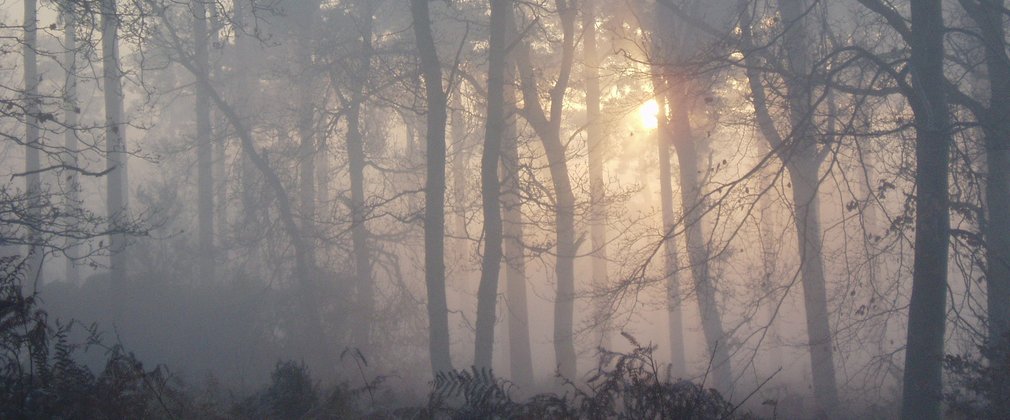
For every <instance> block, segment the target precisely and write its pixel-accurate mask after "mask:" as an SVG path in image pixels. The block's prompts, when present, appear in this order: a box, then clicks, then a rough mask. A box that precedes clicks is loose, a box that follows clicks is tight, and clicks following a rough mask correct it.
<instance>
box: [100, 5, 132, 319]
mask: <svg viewBox="0 0 1010 420" xmlns="http://www.w3.org/2000/svg"><path fill="white" fill-rule="evenodd" d="M101 14H102V81H103V85H104V92H105V166H106V169H107V170H108V171H109V173H108V175H106V180H107V191H106V208H107V212H108V217H109V227H110V230H111V234H110V235H109V254H110V264H109V270H110V277H111V287H112V293H111V296H112V299H113V308H114V309H113V313H114V316H115V318H116V319H118V318H120V317H121V316H122V308H123V305H124V303H125V302H123V297H124V293H123V292H124V290H123V289H124V288H125V287H127V284H126V263H127V261H128V255H127V250H126V234H125V233H124V228H125V225H126V223H127V221H128V219H129V196H128V190H129V181H128V177H127V174H128V171H127V159H128V155H127V153H126V121H124V118H123V85H122V81H121V76H120V72H119V45H118V44H119V42H118V41H119V40H118V26H119V15H118V14H117V11H116V0H102V3H101Z"/></svg>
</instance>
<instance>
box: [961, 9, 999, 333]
mask: <svg viewBox="0 0 1010 420" xmlns="http://www.w3.org/2000/svg"><path fill="white" fill-rule="evenodd" d="M960 4H961V7H962V8H963V9H964V10H965V11H966V12H967V15H968V16H969V17H970V18H971V20H972V22H974V24H975V25H976V26H977V30H978V38H977V39H978V42H979V44H981V46H982V49H983V51H984V56H985V69H986V71H985V74H986V78H987V82H988V88H989V89H988V90H989V92H988V94H989V100H988V104H984V103H982V102H981V101H978V100H975V99H972V98H971V96H970V95H966V94H964V93H962V92H960V91H958V90H957V89H956V86H955V87H953V88H954V89H952V94H953V95H954V96H955V98H952V101H956V102H960V103H964V104H966V105H967V106H968V107H969V109H971V110H972V112H973V113H974V114H975V116H976V118H977V119H978V120H979V122H980V123H981V127H982V133H983V137H984V143H985V150H986V153H985V155H986V169H987V173H986V185H985V203H986V205H985V208H986V216H987V218H986V220H985V224H984V225H983V236H984V237H985V248H986V263H987V264H986V268H987V271H986V284H987V286H988V289H987V290H986V300H987V306H988V318H989V319H988V321H989V334H988V335H989V336H988V339H989V341H990V343H991V344H992V345H998V344H1000V343H1001V342H1002V341H1003V340H1004V337H1006V334H1007V332H1008V331H1010V303H1008V302H1010V211H1008V209H1010V120H1008V119H1007V118H1006V117H1005V116H1006V115H1010V57H1008V56H1007V53H1006V49H1005V48H1004V39H1005V32H1006V31H1005V29H1004V27H1003V20H1002V15H1003V11H1004V10H1005V9H1004V2H1003V0H960Z"/></svg>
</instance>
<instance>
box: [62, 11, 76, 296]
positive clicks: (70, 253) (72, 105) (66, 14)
mask: <svg viewBox="0 0 1010 420" xmlns="http://www.w3.org/2000/svg"><path fill="white" fill-rule="evenodd" d="M74 5H75V3H74V2H72V1H69V0H67V1H63V2H61V3H60V13H61V16H62V17H63V44H64V45H63V47H64V48H66V49H65V50H64V51H63V68H64V72H65V77H66V80H65V81H64V85H63V115H64V117H63V123H64V130H66V131H65V132H64V133H63V147H65V148H66V149H67V150H66V151H65V156H66V158H65V160H64V161H63V162H64V164H65V165H67V166H70V167H71V168H78V167H79V165H80V164H79V163H78V149H80V145H79V143H78V141H77V125H78V122H77V116H78V114H79V113H80V108H79V106H78V103H77V11H76V10H74ZM67 181H68V182H67V194H66V203H67V207H68V208H71V209H76V208H78V207H80V190H81V184H80V174H79V173H78V171H74V170H72V171H70V175H69V177H68V178H67ZM75 245H77V244H75V243H71V244H69V246H68V248H67V250H66V253H67V265H66V271H67V281H69V282H71V283H75V284H76V283H80V282H81V275H80V271H78V269H77V261H76V260H77V259H78V258H79V257H80V255H79V253H78V251H77V247H76V246H75Z"/></svg>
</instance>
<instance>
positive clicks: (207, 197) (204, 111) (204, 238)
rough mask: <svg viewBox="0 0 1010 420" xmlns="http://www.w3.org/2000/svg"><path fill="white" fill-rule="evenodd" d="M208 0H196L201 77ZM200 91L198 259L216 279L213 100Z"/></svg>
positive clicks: (208, 277) (207, 277)
mask: <svg viewBox="0 0 1010 420" xmlns="http://www.w3.org/2000/svg"><path fill="white" fill-rule="evenodd" d="M204 1H205V0H192V2H191V7H192V9H193V40H194V42H195V45H194V49H195V51H196V53H195V54H194V57H193V58H194V61H195V63H194V64H195V66H196V69H197V71H199V72H200V77H203V78H207V79H209V78H210V63H209V59H208V51H207V44H208V39H207V8H206V5H205V4H204ZM195 91H196V92H195V93H196V155H197V156H196V158H197V164H196V178H197V225H198V234H197V236H198V240H197V242H198V244H197V251H198V254H197V259H198V263H197V265H198V267H199V270H198V271H199V273H200V281H202V282H204V283H206V282H211V281H213V280H214V265H215V264H214V174H213V173H212V171H213V163H214V162H213V151H212V148H211V138H210V137H211V132H210V100H209V99H208V98H207V92H205V91H204V90H203V89H199V85H197V89H195Z"/></svg>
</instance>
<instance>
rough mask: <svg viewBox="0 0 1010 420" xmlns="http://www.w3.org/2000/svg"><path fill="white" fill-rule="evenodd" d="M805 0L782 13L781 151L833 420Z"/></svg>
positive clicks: (810, 329)
mask: <svg viewBox="0 0 1010 420" xmlns="http://www.w3.org/2000/svg"><path fill="white" fill-rule="evenodd" d="M807 9H808V6H807V2H806V1H805V0H780V1H779V11H780V13H781V14H782V19H783V21H784V22H785V25H786V28H787V29H786V32H785V34H784V35H783V38H784V44H785V52H786V59H787V61H788V64H789V69H790V70H791V71H792V74H791V75H790V76H788V77H787V78H786V86H787V88H788V92H789V93H788V95H789V96H788V98H787V99H788V102H789V120H790V123H791V126H792V132H793V134H792V137H793V138H794V139H795V140H794V143H795V145H794V146H793V147H791V148H789V150H785V149H782V148H780V149H779V150H780V156H781V157H782V160H783V161H784V162H785V163H786V165H787V166H788V168H789V175H790V178H791V180H792V184H793V211H794V215H795V218H794V220H795V223H796V235H797V240H798V249H799V252H800V276H801V278H802V282H803V302H804V307H805V309H806V320H807V337H808V345H809V347H810V365H811V373H812V374H813V384H814V396H815V398H816V399H817V405H818V408H819V410H821V411H822V412H824V413H826V414H828V415H830V414H831V413H833V412H834V411H835V409H836V408H837V406H838V390H837V385H836V383H835V368H834V353H833V350H832V342H831V325H830V323H829V318H828V305H827V300H828V299H827V287H826V286H825V280H824V264H823V262H822V251H823V247H822V241H821V226H820V214H819V201H820V200H819V198H818V197H817V192H818V187H819V183H820V179H819V178H818V169H819V168H820V162H821V159H820V157H819V156H818V151H817V145H816V141H815V139H814V137H813V136H814V134H815V133H814V128H813V126H814V122H813V112H812V111H813V106H812V104H811V101H810V97H811V88H810V82H809V81H808V80H807V78H808V75H809V74H810V51H809V45H808V44H809V37H810V36H809V34H808V33H807V29H806V24H805V23H806V19H805V18H804V17H805V15H806V14H807V13H808V12H809V10H807Z"/></svg>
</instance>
